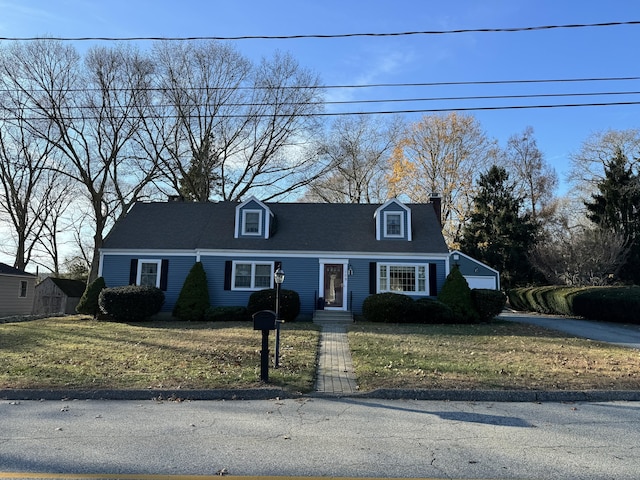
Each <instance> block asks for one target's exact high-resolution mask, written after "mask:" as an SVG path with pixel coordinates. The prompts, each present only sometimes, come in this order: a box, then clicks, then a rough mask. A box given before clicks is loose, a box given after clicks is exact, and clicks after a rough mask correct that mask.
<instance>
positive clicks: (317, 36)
mask: <svg viewBox="0 0 640 480" xmlns="http://www.w3.org/2000/svg"><path fill="white" fill-rule="evenodd" d="M624 25H640V20H630V21H626V22H601V23H574V24H565V25H538V26H531V27H510V28H462V29H455V30H423V31H409V32H388V33H372V32H369V33H337V34H305V35H241V36H230V37H224V36H194V37H0V41H2V40H5V41H25V42H26V41H37V40H56V41H63V42H84V41H124V42H129V41H192V40H223V41H235V40H296V39H305V38H307V39H328V38H354V37H403V36H415V35H451V34H461V33H511V32H534V31H542V30H556V29H574V28H599V27H618V26H624Z"/></svg>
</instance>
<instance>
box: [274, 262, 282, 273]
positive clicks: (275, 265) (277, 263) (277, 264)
mask: <svg viewBox="0 0 640 480" xmlns="http://www.w3.org/2000/svg"><path fill="white" fill-rule="evenodd" d="M273 264H274V265H273V271H274V272H275V271H276V270H278V269H279V268H282V262H281V261H279V260H276V261H275V262H273Z"/></svg>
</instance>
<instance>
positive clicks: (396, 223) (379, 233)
mask: <svg viewBox="0 0 640 480" xmlns="http://www.w3.org/2000/svg"><path fill="white" fill-rule="evenodd" d="M373 217H374V219H375V221H376V240H406V241H411V209H410V208H409V207H407V206H406V205H405V204H403V203H402V202H401V201H399V200H398V199H397V198H392V199H391V200H387V202H386V203H385V204H384V205H381V206H380V207H378V208H377V209H376V211H375V213H374V215H373Z"/></svg>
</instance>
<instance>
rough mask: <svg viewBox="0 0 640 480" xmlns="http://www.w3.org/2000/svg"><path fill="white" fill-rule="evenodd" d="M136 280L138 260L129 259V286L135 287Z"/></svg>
mask: <svg viewBox="0 0 640 480" xmlns="http://www.w3.org/2000/svg"><path fill="white" fill-rule="evenodd" d="M137 278H138V259H137V258H132V259H131V267H130V268H129V285H135V284H136V279H137Z"/></svg>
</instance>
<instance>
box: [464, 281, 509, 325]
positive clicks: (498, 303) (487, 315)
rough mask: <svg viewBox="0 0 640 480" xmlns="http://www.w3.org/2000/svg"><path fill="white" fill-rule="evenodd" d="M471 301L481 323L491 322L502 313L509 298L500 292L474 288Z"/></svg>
mask: <svg viewBox="0 0 640 480" xmlns="http://www.w3.org/2000/svg"><path fill="white" fill-rule="evenodd" d="M471 301H472V302H473V307H474V308H475V310H476V312H478V317H479V318H480V321H481V322H490V321H491V320H493V319H494V318H495V317H496V316H497V315H499V314H500V312H502V310H503V309H504V306H505V305H506V303H507V297H505V295H504V293H502V292H501V291H500V290H489V289H486V288H474V289H472V290H471Z"/></svg>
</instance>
